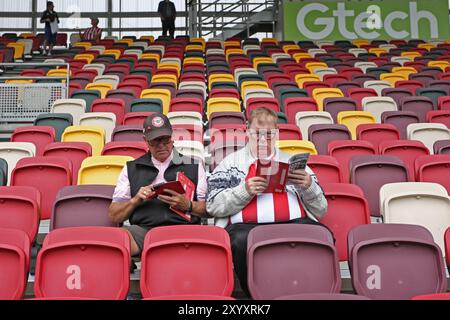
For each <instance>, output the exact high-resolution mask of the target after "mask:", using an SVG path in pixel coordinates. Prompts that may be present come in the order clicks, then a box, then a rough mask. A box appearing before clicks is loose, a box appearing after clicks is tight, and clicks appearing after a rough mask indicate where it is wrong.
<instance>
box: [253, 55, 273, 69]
mask: <svg viewBox="0 0 450 320" xmlns="http://www.w3.org/2000/svg"><path fill="white" fill-rule="evenodd" d="M260 63H273V60H272V58H269V57H258V58H255V59H253V68H254V69H257V68H258V65H259V64H260Z"/></svg>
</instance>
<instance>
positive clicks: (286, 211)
mask: <svg viewBox="0 0 450 320" xmlns="http://www.w3.org/2000/svg"><path fill="white" fill-rule="evenodd" d="M255 175H256V163H253V164H252V165H251V166H250V168H249V171H248V174H247V177H246V178H245V180H246V181H247V180H249V179H250V178H253V177H254V176H255ZM304 216H305V213H304V211H303V208H302V205H301V202H300V200H299V198H298V196H297V194H296V193H294V192H281V193H263V194H260V195H258V196H256V197H254V198H253V199H252V200H251V201H250V203H249V204H248V205H247V206H246V207H245V208H244V209H243V210H242V211H241V212H238V213H237V214H235V215H233V216H232V217H230V220H229V222H230V223H271V222H285V221H289V220H293V219H298V218H301V217H304Z"/></svg>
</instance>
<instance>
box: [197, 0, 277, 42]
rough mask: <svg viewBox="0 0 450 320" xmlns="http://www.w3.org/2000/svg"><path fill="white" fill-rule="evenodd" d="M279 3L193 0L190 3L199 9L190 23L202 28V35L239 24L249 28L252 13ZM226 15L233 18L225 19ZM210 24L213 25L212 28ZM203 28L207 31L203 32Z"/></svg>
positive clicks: (247, 0) (241, 0) (275, 0)
mask: <svg viewBox="0 0 450 320" xmlns="http://www.w3.org/2000/svg"><path fill="white" fill-rule="evenodd" d="M277 3H278V0H261V1H260V2H257V3H255V1H250V0H240V1H238V2H233V3H230V2H223V1H220V0H216V1H211V2H208V3H204V2H203V1H202V0H198V1H191V2H189V3H188V5H189V6H191V7H192V8H194V9H195V10H197V19H196V20H197V21H194V24H193V23H190V24H191V25H196V27H197V29H198V30H200V36H203V35H205V36H206V35H210V34H212V33H214V34H215V31H216V30H221V31H222V33H223V32H224V30H226V29H233V28H236V27H238V26H247V28H248V27H249V21H250V19H251V16H252V14H254V13H258V12H261V11H264V10H266V9H268V8H270V7H275V6H276V4H277ZM212 8H214V10H213V11H212V12H211V11H208V9H212ZM233 14H236V15H233ZM226 17H228V18H231V19H230V20H227V21H225V18H226ZM208 25H212V26H213V27H212V28H210V27H208ZM202 30H203V31H206V32H205V33H204V34H201V31H202Z"/></svg>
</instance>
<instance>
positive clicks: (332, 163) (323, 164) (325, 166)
mask: <svg viewBox="0 0 450 320" xmlns="http://www.w3.org/2000/svg"><path fill="white" fill-rule="evenodd" d="M308 166H309V167H310V168H311V170H312V171H313V172H314V173H315V174H316V176H317V178H318V179H319V182H320V183H321V184H322V183H341V182H342V174H341V169H340V166H339V163H338V162H337V160H336V159H335V158H333V157H331V156H323V155H310V156H309V160H308Z"/></svg>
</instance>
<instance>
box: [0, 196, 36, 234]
mask: <svg viewBox="0 0 450 320" xmlns="http://www.w3.org/2000/svg"><path fill="white" fill-rule="evenodd" d="M40 208H41V194H40V193H39V191H38V190H37V189H36V188H33V187H0V226H1V227H2V228H6V229H18V230H21V231H23V232H25V233H26V234H27V235H28V238H29V239H30V241H32V242H33V241H34V239H35V237H36V234H37V232H38V227H39V214H40Z"/></svg>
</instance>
